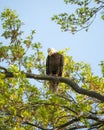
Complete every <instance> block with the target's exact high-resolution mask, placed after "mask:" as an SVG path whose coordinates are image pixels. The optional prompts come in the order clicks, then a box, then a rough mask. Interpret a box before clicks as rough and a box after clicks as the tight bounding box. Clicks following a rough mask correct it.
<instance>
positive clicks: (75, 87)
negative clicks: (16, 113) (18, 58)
mask: <svg viewBox="0 0 104 130" xmlns="http://www.w3.org/2000/svg"><path fill="white" fill-rule="evenodd" d="M4 74H5V78H13V77H14V76H13V73H11V72H5V73H4ZM23 74H25V75H26V77H27V78H30V79H36V80H54V81H59V82H62V83H65V84H68V85H69V86H70V87H71V88H72V89H73V90H74V91H76V92H77V93H79V94H83V95H87V96H89V97H92V98H96V99H98V100H99V101H101V102H104V96H103V95H101V94H99V93H97V92H95V91H89V90H86V89H83V88H81V87H80V86H79V85H78V84H77V83H75V82H74V81H72V80H70V79H69V78H63V77H54V76H47V75H44V76H41V75H37V74H32V73H25V72H23Z"/></svg>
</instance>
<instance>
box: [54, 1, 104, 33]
mask: <svg viewBox="0 0 104 130" xmlns="http://www.w3.org/2000/svg"><path fill="white" fill-rule="evenodd" d="M64 2H65V4H69V3H70V4H71V5H76V6H75V8H76V9H75V12H74V13H71V14H69V13H61V14H59V15H54V16H53V17H52V20H54V21H56V22H57V24H59V25H60V26H61V30H62V31H71V32H72V34H74V33H75V32H78V31H80V30H82V29H85V30H86V31H88V29H89V27H90V25H91V24H92V23H93V21H94V19H95V18H96V15H97V14H98V13H99V12H101V11H102V14H101V19H102V20H104V10H103V9H104V1H103V0H64Z"/></svg>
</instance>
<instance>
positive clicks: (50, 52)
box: [47, 48, 57, 56]
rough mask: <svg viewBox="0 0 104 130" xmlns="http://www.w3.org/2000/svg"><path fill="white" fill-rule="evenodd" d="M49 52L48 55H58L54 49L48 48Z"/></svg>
mask: <svg viewBox="0 0 104 130" xmlns="http://www.w3.org/2000/svg"><path fill="white" fill-rule="evenodd" d="M47 52H48V55H49V56H51V55H52V54H54V53H56V52H57V51H56V50H55V49H54V48H48V50H47Z"/></svg>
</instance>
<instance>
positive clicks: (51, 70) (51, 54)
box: [46, 48, 64, 92]
mask: <svg viewBox="0 0 104 130" xmlns="http://www.w3.org/2000/svg"><path fill="white" fill-rule="evenodd" d="M63 65H64V57H63V55H61V54H59V53H58V52H57V51H56V50H55V49H53V48H49V49H48V56H47V59H46V74H47V75H50V76H62V72H63ZM58 84H59V82H58V81H50V90H51V91H52V92H56V91H57V86H58Z"/></svg>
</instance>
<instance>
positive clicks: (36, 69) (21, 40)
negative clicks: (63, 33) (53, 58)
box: [0, 9, 104, 130]
mask: <svg viewBox="0 0 104 130" xmlns="http://www.w3.org/2000/svg"><path fill="white" fill-rule="evenodd" d="M0 18H1V22H2V28H3V32H2V34H1V38H2V39H3V40H2V41H3V42H0V129H1V130H4V129H5V130H39V129H40V130H60V129H62V130H75V129H82V128H88V129H99V130H103V129H104V118H103V117H104V96H103V93H104V77H103V76H102V77H99V76H96V75H94V74H93V72H92V70H91V67H90V65H88V64H87V63H84V62H76V61H74V60H73V58H72V57H71V56H68V55H67V51H68V48H66V49H63V50H60V51H59V53H61V54H63V55H64V59H65V65H64V73H63V77H57V78H56V77H52V76H47V75H45V60H46V58H45V55H44V53H43V52H42V45H41V43H40V42H34V34H35V33H36V31H35V30H32V31H31V32H30V34H29V35H28V36H26V37H25V34H24V31H22V26H23V24H24V23H23V22H22V21H21V20H20V19H19V17H18V15H17V14H16V12H15V11H13V10H11V9H4V11H3V12H2V13H1V17H0ZM101 65H102V64H101ZM48 80H59V81H60V84H59V86H58V92H56V93H52V92H51V91H50V90H49V88H48Z"/></svg>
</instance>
